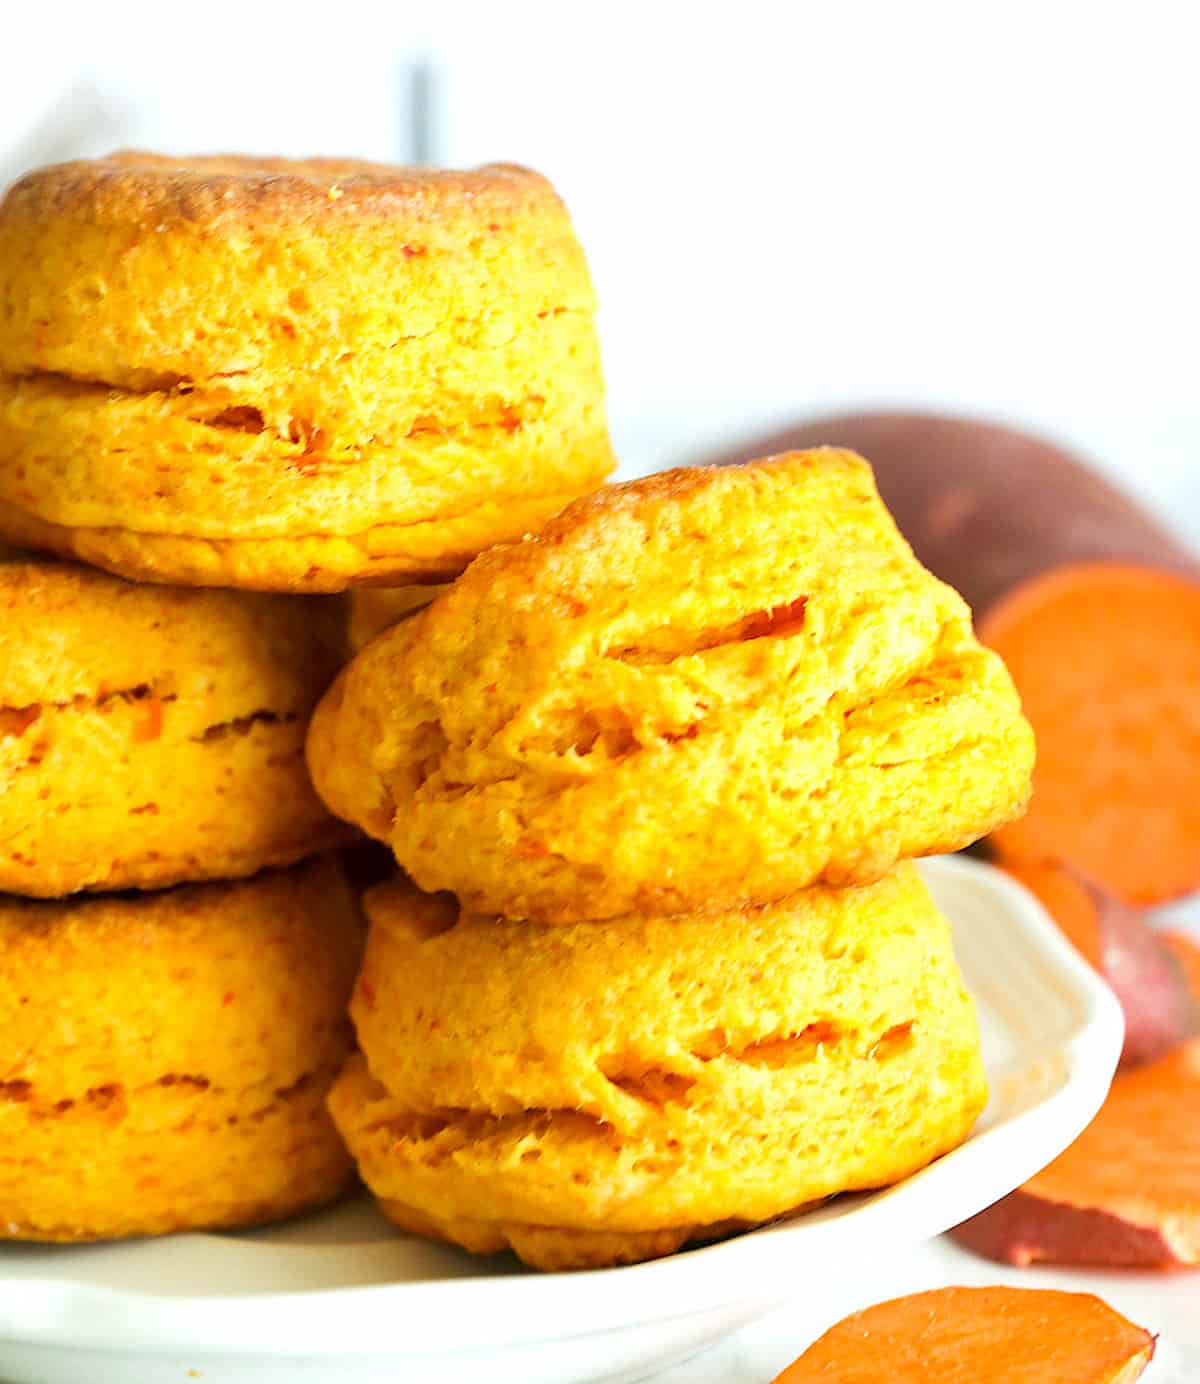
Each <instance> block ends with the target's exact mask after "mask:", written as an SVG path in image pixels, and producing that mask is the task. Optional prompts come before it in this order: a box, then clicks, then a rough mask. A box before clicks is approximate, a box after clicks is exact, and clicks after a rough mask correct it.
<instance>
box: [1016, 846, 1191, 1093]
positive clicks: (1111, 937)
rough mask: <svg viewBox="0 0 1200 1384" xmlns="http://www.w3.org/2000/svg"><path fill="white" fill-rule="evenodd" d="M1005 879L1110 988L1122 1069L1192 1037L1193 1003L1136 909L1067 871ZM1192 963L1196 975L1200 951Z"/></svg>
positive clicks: (1165, 944)
mask: <svg viewBox="0 0 1200 1384" xmlns="http://www.w3.org/2000/svg"><path fill="white" fill-rule="evenodd" d="M1008 871H1009V873H1010V874H1011V875H1013V876H1014V877H1015V878H1016V879H1018V880H1019V881H1020V882H1021V883H1022V884H1023V885H1025V887H1026V888H1027V889H1029V890H1031V891H1032V892H1033V893H1034V894H1036V895H1037V897H1038V898H1039V899H1040V900H1041V901H1042V903H1043V904H1044V905H1045V907H1046V910H1047V912H1048V913H1049V914H1050V915H1051V917H1052V918H1054V920H1055V921H1056V922H1057V923H1058V925H1059V927H1060V928H1062V930H1063V932H1065V933H1066V935H1067V937H1068V938H1070V940H1071V941H1072V942H1073V943H1074V944H1075V946H1076V948H1077V949H1078V950H1079V951H1080V952H1081V953H1082V954H1083V956H1084V957H1085V958H1086V959H1087V960H1088V961H1090V962H1091V963H1092V965H1093V966H1095V968H1096V969H1097V970H1098V971H1099V972H1100V974H1101V975H1102V976H1103V977H1104V978H1105V980H1107V981H1108V983H1109V985H1111V986H1112V988H1113V990H1114V992H1115V993H1116V996H1117V999H1118V1000H1120V1002H1121V1009H1122V1010H1123V1011H1124V1014H1125V1046H1124V1048H1123V1050H1122V1052H1121V1065H1122V1066H1123V1067H1130V1066H1137V1065H1139V1064H1141V1063H1144V1062H1152V1061H1154V1059H1155V1058H1157V1057H1161V1056H1162V1055H1163V1054H1164V1053H1166V1052H1169V1051H1170V1050H1171V1049H1172V1048H1173V1047H1176V1046H1177V1045H1178V1044H1179V1043H1181V1042H1183V1040H1184V1039H1185V1038H1190V1037H1192V1036H1194V1035H1195V1034H1197V1033H1200V1003H1198V1002H1197V999H1196V992H1195V991H1194V990H1193V988H1192V985H1191V984H1190V982H1189V975H1188V972H1187V970H1186V969H1185V966H1184V964H1183V962H1182V960H1181V958H1180V956H1179V954H1178V953H1177V951H1176V948H1175V947H1173V946H1172V945H1171V943H1170V942H1169V940H1168V938H1167V937H1165V936H1164V935H1162V934H1160V933H1158V932H1156V931H1155V930H1154V929H1153V928H1152V927H1151V926H1150V924H1149V923H1147V922H1146V920H1145V918H1144V917H1143V916H1142V914H1141V913H1140V912H1139V911H1138V910H1137V909H1135V908H1133V907H1131V906H1130V905H1129V904H1126V903H1122V902H1121V900H1120V899H1118V898H1117V897H1116V896H1115V895H1113V894H1110V893H1109V892H1108V891H1107V890H1106V889H1102V888H1101V887H1100V886H1099V885H1098V884H1093V883H1092V882H1091V881H1090V880H1089V879H1087V878H1086V877H1085V876H1084V875H1081V874H1080V873H1079V872H1078V871H1077V870H1074V869H1072V868H1071V867H1070V866H1066V865H1056V864H1052V863H1050V862H1044V861H1039V862H1032V861H1016V862H1011V863H1009V865H1008ZM1194 956H1195V960H1196V964H1197V967H1198V968H1200V949H1194ZM1197 979H1200V974H1198V976H1197Z"/></svg>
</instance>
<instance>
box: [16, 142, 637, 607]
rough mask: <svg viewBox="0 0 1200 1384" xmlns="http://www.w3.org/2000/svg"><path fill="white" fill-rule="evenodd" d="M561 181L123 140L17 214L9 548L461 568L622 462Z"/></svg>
mask: <svg viewBox="0 0 1200 1384" xmlns="http://www.w3.org/2000/svg"><path fill="white" fill-rule="evenodd" d="M593 319H594V301H593V293H592V287H591V282H590V279H589V276H588V271H587V265H586V263H585V261H584V258H583V254H582V251H581V250H580V247H579V245H578V242H577V241H576V239H575V235H574V232H573V230H572V228H571V223H570V221H569V219H568V217H567V214H566V211H565V209H564V208H563V206H562V203H561V202H560V201H559V199H558V197H557V196H556V195H555V193H554V191H553V189H552V188H551V187H550V185H549V184H548V183H547V182H546V181H545V180H544V179H543V178H541V177H539V176H538V175H537V174H535V173H532V172H530V171H528V170H527V169H523V168H516V167H512V166H508V165H492V166H489V167H486V168H480V169H477V170H475V171H473V172H444V171H435V170H430V169H405V168H392V167H387V166H383V165H375V164H368V163H361V162H353V161H340V160H328V159H314V160H310V161H305V162H289V161H286V160H280V159H257V158H238V157H224V156H218V157H207V158H184V159H175V158H166V157H163V156H158V155H152V154H142V153H124V154H117V155H113V156H112V157H109V158H105V159H98V160H95V161H89V162H79V163H68V164H59V165H56V166H53V167H50V168H44V169H40V170H38V171H36V172H33V173H30V174H28V175H27V176H26V177H24V178H22V179H21V180H20V181H19V182H18V183H17V184H16V185H15V186H14V187H13V188H12V189H11V190H10V191H9V193H8V196H7V197H6V199H5V200H4V202H3V204H2V205H0V539H7V540H9V541H11V542H16V543H19V544H21V545H23V546H26V547H37V548H46V549H51V550H53V551H55V552H58V553H62V554H65V555H73V556H77V557H81V558H83V559H85V560H86V561H88V562H91V563H94V564H96V565H98V566H101V567H106V568H108V569H110V570H112V571H115V572H118V573H121V574H122V575H125V576H131V577H135V578H138V579H141V580H147V581H163V582H174V583H181V584H191V585H202V586H241V587H249V588H254V589H260V590H295V591H331V590H340V589H342V588H343V587H345V586H347V585H351V584H355V583H363V582H368V583H369V582H383V583H385V584H390V585H395V584H396V583H397V581H401V582H402V581H405V580H407V579H410V578H414V577H415V578H418V579H420V578H422V577H428V576H429V575H430V574H444V573H448V574H453V573H455V572H457V571H459V570H461V569H462V568H463V567H464V566H465V565H466V564H467V562H469V561H470V559H471V558H472V557H474V555H475V554H476V553H477V552H479V551H480V550H481V549H482V548H485V547H487V546H488V545H489V544H491V543H494V542H497V541H498V540H501V539H511V538H517V537H520V536H521V535H522V534H523V533H525V532H526V531H527V530H529V529H532V528H534V527H537V526H538V525H539V524H540V523H541V522H542V521H544V520H545V519H546V518H548V517H549V516H550V515H552V514H554V513H556V512H557V511H558V510H559V509H561V508H562V506H563V505H564V504H565V503H566V502H567V501H568V500H570V499H572V498H574V497H575V496H577V495H580V494H582V493H583V492H584V491H587V490H589V489H591V488H592V487H593V486H595V485H597V484H598V483H599V482H600V480H601V479H602V478H603V476H604V475H605V474H606V473H607V472H608V471H609V470H610V469H611V466H612V455H611V450H610V446H609V441H608V433H607V425H606V422H605V414H604V400H603V383H602V379H601V373H600V363H599V353H598V347H597V340H596V332H595V326H594V320H593Z"/></svg>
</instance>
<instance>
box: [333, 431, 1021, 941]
mask: <svg viewBox="0 0 1200 1384" xmlns="http://www.w3.org/2000/svg"><path fill="white" fill-rule="evenodd" d="M1032 760H1033V738H1032V733H1031V732H1030V730H1029V727H1028V725H1027V724H1026V722H1025V721H1024V720H1023V718H1022V717H1021V713H1020V706H1019V703H1018V699H1017V695H1016V692H1015V691H1014V689H1013V685H1012V682H1011V680H1010V678H1009V676H1008V674H1007V672H1006V671H1005V668H1004V665H1003V664H1002V663H1001V661H1000V659H999V658H998V657H997V656H996V655H995V654H994V653H991V652H990V651H988V650H986V649H983V648H981V647H980V646H979V644H978V643H977V642H976V640H975V637H974V635H973V634H972V631H971V618H970V612H969V611H968V610H967V607H966V605H965V604H964V602H963V601H962V599H961V598H960V597H959V596H958V594H957V593H956V592H954V591H953V590H951V589H950V588H949V587H948V586H945V585H944V584H943V583H941V582H939V581H938V580H937V579H936V578H934V577H933V576H931V575H930V574H929V573H928V572H927V571H926V570H925V569H924V568H923V567H921V566H920V565H919V564H918V563H917V561H916V560H915V558H914V557H913V555H912V551H911V549H910V548H909V547H908V545H907V544H906V543H905V542H904V540H903V539H902V538H901V537H900V535H899V533H898V532H897V530H896V527H895V525H894V524H893V523H892V521H891V518H890V517H889V515H888V513H887V511H886V509H884V507H883V505H882V503H881V502H880V500H879V497H878V494H877V493H876V491H875V487H874V484H873V482H872V478H871V472H870V468H869V467H868V466H867V464H866V463H865V462H864V461H862V460H861V459H860V458H858V457H856V456H854V455H853V454H851V453H847V452H841V451H836V450H832V449H822V450H819V451H813V452H799V453H793V454H790V455H787V456H782V457H777V458H774V459H770V460H766V461H761V462H757V463H755V464H752V465H748V466H743V467H731V468H710V469H702V470H682V471H670V472H666V473H663V474H661V475H657V476H651V477H648V478H646V479H644V480H640V481H635V482H632V483H630V484H626V485H618V486H612V487H609V488H608V489H606V490H603V491H601V492H599V493H598V494H596V495H594V496H591V497H588V498H587V499H584V500H581V501H579V502H577V503H576V504H573V505H571V506H570V507H569V508H568V509H566V510H565V511H564V512H563V513H562V514H561V515H560V516H559V517H558V518H556V519H555V520H553V521H552V522H551V523H550V524H549V525H548V526H547V528H546V529H545V530H544V531H543V532H542V533H541V534H540V535H539V536H537V537H535V538H532V539H529V540H527V541H525V542H523V543H520V544H512V545H506V546H502V547H499V548H496V549H493V550H492V551H491V552H489V553H485V554H484V555H483V556H482V557H480V558H479V559H478V560H477V561H476V562H475V563H474V564H472V566H471V568H470V569H469V571H467V572H466V573H465V574H464V575H463V576H462V577H461V578H460V579H459V580H458V581H457V582H456V583H455V584H454V586H453V587H452V588H451V589H450V591H448V592H447V593H446V594H445V595H444V596H442V597H440V598H439V599H438V600H436V601H435V602H434V603H433V605H432V606H430V607H429V608H428V609H427V610H425V611H423V612H421V613H420V614H418V615H416V616H414V617H412V618H411V619H408V620H405V621H404V622H403V623H402V624H400V625H398V626H397V627H396V628H395V629H393V630H391V631H389V632H388V633H386V634H384V635H381V636H380V637H379V638H377V639H375V640H374V641H373V642H372V643H371V645H370V646H369V647H368V648H367V649H365V650H364V651H363V652H362V653H361V654H360V655H359V656H358V657H357V658H356V659H355V660H354V661H353V662H352V663H351V664H350V665H349V666H348V667H347V669H345V670H344V671H343V673H342V674H341V676H340V678H339V680H338V682H337V683H336V684H335V685H334V687H333V688H332V689H331V690H330V692H329V693H328V694H327V696H326V697H325V699H324V701H323V702H322V704H321V706H320V707H319V708H318V711H317V714H316V717H315V718H314V722H313V726H312V730H311V732H310V736H309V763H310V766H311V768H312V770H313V777H314V781H315V782H316V785H317V789H318V791H319V792H320V793H321V795H322V796H323V797H324V799H325V801H326V802H327V803H328V804H329V806H330V808H331V809H332V810H333V811H334V812H336V813H338V815H339V816H342V817H345V818H347V819H348V820H350V821H353V822H357V823H358V824H359V825H360V826H362V827H363V828H364V829H365V830H366V831H367V832H368V833H369V834H370V835H372V836H375V837H377V838H378V839H379V840H383V841H386V842H388V844H389V845H390V846H391V847H392V849H393V851H394V852H395V855H396V858H397V860H398V861H399V862H400V864H401V865H402V866H404V868H405V869H406V870H408V871H409V873H410V874H411V875H412V876H413V878H414V879H415V880H416V882H417V883H418V884H419V885H420V886H421V887H422V888H424V889H429V890H435V889H450V890H452V891H454V892H455V893H457V894H459V896H460V897H461V898H462V899H463V900H464V902H465V903H466V904H467V905H468V906H469V907H471V908H472V909H477V910H480V911H486V912H495V913H500V914H503V915H504V916H506V917H514V918H515V917H525V918H535V919H538V920H540V921H543V922H562V921H569V920H571V919H574V918H603V917H614V916H617V915H619V914H622V913H627V912H636V913H674V912H686V911H689V910H691V909H697V908H719V907H721V906H723V905H725V904H728V903H730V902H733V901H736V900H745V901H751V902H764V901H766V900H769V899H772V898H778V897H780V896H781V895H783V894H786V893H789V892H791V891H793V890H796V889H800V888H803V887H804V886H805V885H808V884H811V883H812V882H813V881H815V880H823V881H825V882H827V883H831V884H840V883H857V882H867V881H869V880H872V879H877V878H878V877H879V876H880V875H881V874H883V873H884V872H885V871H886V870H888V869H889V868H890V867H891V866H892V865H893V864H894V863H895V862H896V861H897V860H900V859H904V858H906V857H910V856H915V855H925V854H932V853H934V852H938V851H946V850H953V849H956V848H958V847H961V846H965V845H967V844H968V843H969V842H970V841H972V840H974V839H975V838H976V837H978V836H980V835H982V834H983V833H984V832H986V831H988V830H990V829H991V828H992V827H994V826H996V825H998V824H999V823H1001V822H1004V821H1007V820H1008V819H1010V818H1011V817H1013V816H1015V815H1016V814H1017V813H1019V812H1020V811H1021V809H1022V807H1023V805H1024V802H1025V798H1026V796H1027V793H1028V789H1029V776H1030V769H1031V765H1032Z"/></svg>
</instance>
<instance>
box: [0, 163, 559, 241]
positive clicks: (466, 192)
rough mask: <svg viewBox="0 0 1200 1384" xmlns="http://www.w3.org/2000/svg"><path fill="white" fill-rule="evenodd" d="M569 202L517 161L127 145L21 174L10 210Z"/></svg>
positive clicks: (300, 210) (117, 217) (379, 208)
mask: <svg viewBox="0 0 1200 1384" xmlns="http://www.w3.org/2000/svg"><path fill="white" fill-rule="evenodd" d="M538 206H546V207H552V208H555V209H558V208H559V207H560V206H561V204H560V202H559V199H558V197H557V195H556V193H555V192H554V189H553V188H552V187H551V185H550V183H549V182H548V181H547V180H546V179H545V178H543V177H542V176H541V175H540V174H538V173H535V172H533V171H532V170H531V169H528V168H522V167H520V166H518V165H516V164H486V165H484V166H482V167H480V168H475V169H466V170H449V169H432V168H407V167H402V166H399V165H390V164H379V163H368V162H366V161H364V160H361V159H332V158H330V159H297V160H292V159H281V158H259V157H248V156H243V155H234V154H211V155H195V156H184V157H173V156H171V155H166V154H153V153H147V152H143V151H141V150H122V151H119V152H117V153H114V154H110V155H108V156H107V157H105V158H100V159H84V160H77V161H75V162H71V163H59V164H51V165H49V166H48V167H46V168H39V169H35V170H34V171H33V172H31V173H27V174H26V175H25V176H24V177H23V178H21V179H19V180H18V181H17V182H16V183H14V184H13V186H12V188H11V189H10V190H9V192H8V195H7V197H6V198H5V201H4V205H3V213H2V214H3V215H5V216H6V217H20V218H23V219H26V220H27V221H29V222H30V223H37V222H40V221H44V220H51V219H54V220H57V219H59V218H61V217H78V216H86V217H87V218H89V219H90V220H93V221H97V222H100V223H108V224H125V223H128V224H133V225H151V224H152V225H153V226H154V228H155V230H156V231H159V232H161V231H162V230H163V229H164V228H165V227H169V226H170V225H172V224H187V225H189V226H191V227H192V228H200V227H208V228H212V229H213V230H219V229H220V228H222V227H228V226H235V225H237V224H238V223H240V222H245V221H254V222H257V223H263V222H268V223H271V222H273V223H280V224H287V223H290V222H297V221H303V222H304V223H305V224H306V226H308V227H309V228H311V226H312V224H313V222H314V221H315V222H318V223H319V222H320V221H322V220H326V219H328V220H330V221H331V222H334V223H338V224H344V223H346V222H349V221H353V220H356V219H367V220H372V219H378V218H388V219H394V218H396V217H397V216H403V217H406V218H410V219H411V220H412V221H413V222H414V223H421V222H431V221H436V220H439V219H441V218H443V217H444V216H446V215H447V214H448V213H450V212H452V213H453V214H454V215H455V216H456V217H459V216H466V217H469V218H470V219H472V220H475V221H478V222H479V223H480V224H481V225H486V223H487V220H488V218H489V217H490V216H492V215H493V214H496V213H501V212H502V213H505V214H506V215H508V216H511V215H513V214H514V213H516V214H519V213H521V212H523V211H528V210H532V209H535V208H536V207H538Z"/></svg>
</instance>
